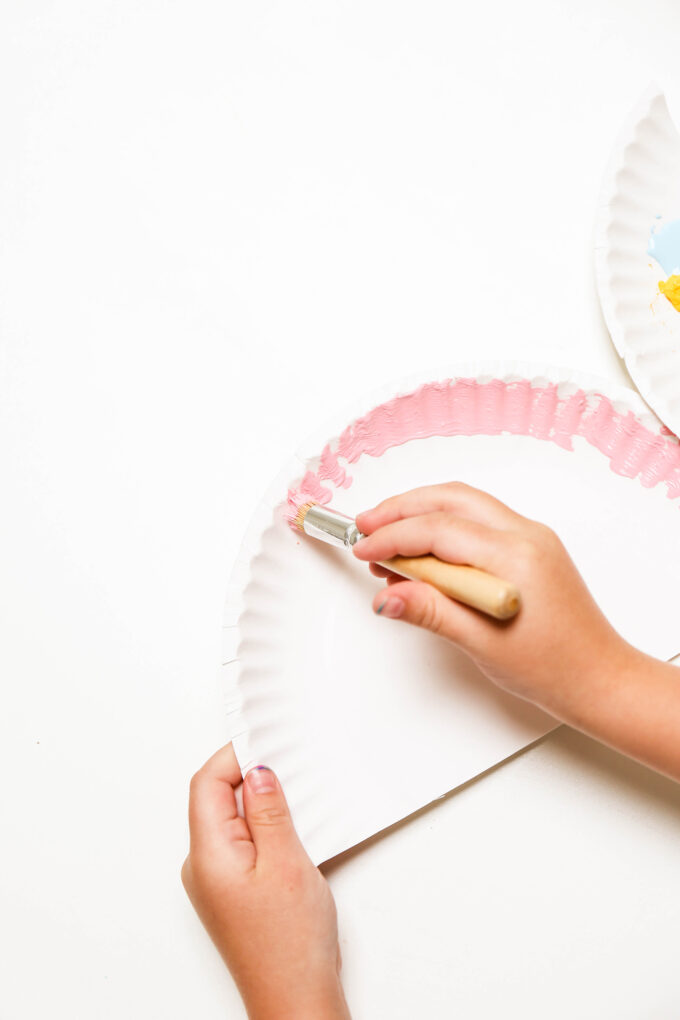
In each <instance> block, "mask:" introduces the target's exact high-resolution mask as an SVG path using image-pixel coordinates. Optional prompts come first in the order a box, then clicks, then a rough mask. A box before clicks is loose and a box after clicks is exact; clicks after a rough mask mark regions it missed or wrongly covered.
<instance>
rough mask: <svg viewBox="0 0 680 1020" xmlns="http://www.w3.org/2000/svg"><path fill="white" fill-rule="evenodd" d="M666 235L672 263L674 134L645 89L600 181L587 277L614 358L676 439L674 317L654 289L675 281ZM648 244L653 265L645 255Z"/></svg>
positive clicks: (679, 344) (677, 187) (676, 197)
mask: <svg viewBox="0 0 680 1020" xmlns="http://www.w3.org/2000/svg"><path fill="white" fill-rule="evenodd" d="M669 232H670V233H669ZM671 235H673V236H675V237H676V238H677V241H676V247H677V250H678V259H679V260H680V133H678V130H677V128H676V126H675V124H674V122H673V120H672V118H671V115H670V113H669V111H668V106H667V105H666V99H665V97H664V96H663V94H662V93H660V92H659V91H658V90H657V89H650V90H649V91H648V92H647V93H646V94H645V96H644V97H643V99H642V100H641V101H640V102H639V103H638V105H637V106H636V107H635V109H634V110H633V112H632V113H631V115H630V117H629V119H628V120H627V122H626V124H625V125H624V127H623V129H622V131H621V134H620V135H619V138H618V140H617V143H616V145H615V146H614V150H613V152H612V155H611V158H610V161H609V166H608V168H607V171H606V173H605V179H604V184H603V187H602V193H601V197H600V207H599V211H598V217H597V222H596V227H595V270H596V278H597V288H598V292H599V295H600V302H601V304H602V311H603V313H604V317H605V321H606V323H607V327H608V329H609V332H610V333H611V337H612V340H613V341H614V345H615V347H616V350H617V351H618V353H619V354H620V356H621V357H622V358H623V359H624V360H625V362H626V366H627V368H628V371H629V372H630V374H631V376H632V378H633V380H634V382H635V385H636V386H637V387H638V389H639V390H640V393H641V394H642V396H643V397H644V398H645V400H646V401H647V402H648V404H649V405H650V407H651V408H653V410H654V411H655V412H656V414H657V415H658V416H659V418H660V419H661V420H662V422H664V424H665V425H666V426H667V427H668V428H669V429H670V430H671V431H672V432H674V433H676V435H677V434H679V433H680V310H678V308H676V307H675V306H674V304H672V303H671V301H670V300H669V298H667V297H666V296H665V295H664V294H662V293H661V291H660V289H659V287H660V284H662V285H663V286H664V287H666V286H667V285H668V280H669V279H672V278H673V277H674V276H676V275H677V274H676V273H675V272H674V267H675V265H676V262H675V261H674V260H673V259H672V258H669V253H668V250H667V248H668V244H667V241H668V238H669V236H671ZM654 239H656V255H657V256H659V257H661V262H660V261H657V258H656V257H654V254H650V253H649V249H650V242H652V244H651V247H652V249H653V250H654V243H653V241H654ZM664 242H665V243H664ZM664 249H666V250H665V256H666V257H665V258H664V257H663V255H661V254H660V253H661V252H662V251H664ZM678 271H679V272H680V264H679V267H678ZM677 284H679V285H680V275H677ZM677 300H680V291H678V293H677Z"/></svg>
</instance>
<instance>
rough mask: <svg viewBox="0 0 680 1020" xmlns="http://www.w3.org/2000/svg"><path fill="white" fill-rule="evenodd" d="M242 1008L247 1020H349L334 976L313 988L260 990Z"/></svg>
mask: <svg viewBox="0 0 680 1020" xmlns="http://www.w3.org/2000/svg"><path fill="white" fill-rule="evenodd" d="M246 1007H247V1010H248V1017H249V1020H350V1013H349V1009H348V1008H347V1001H346V999H345V993H344V991H343V988H342V984H341V982H340V978H339V976H338V975H337V974H333V975H329V976H328V978H327V979H325V980H324V981H322V982H320V983H318V984H316V985H313V986H302V985H299V986H298V987H296V988H283V987H280V986H279V987H276V988H272V989H269V990H267V991H265V990H264V989H262V988H260V989H259V991H258V994H257V995H256V997H254V998H252V999H251V1000H250V1001H246Z"/></svg>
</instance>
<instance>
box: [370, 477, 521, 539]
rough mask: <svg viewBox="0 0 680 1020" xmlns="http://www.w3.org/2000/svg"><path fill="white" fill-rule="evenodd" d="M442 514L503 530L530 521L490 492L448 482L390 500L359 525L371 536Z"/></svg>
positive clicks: (376, 508) (380, 505) (412, 491)
mask: <svg viewBox="0 0 680 1020" xmlns="http://www.w3.org/2000/svg"><path fill="white" fill-rule="evenodd" d="M438 510H441V511H448V512H449V513H451V514H455V515H457V516H459V517H466V518H468V519H469V520H472V521H476V522H477V523H478V524H486V525H488V526H489V527H492V528H499V529H504V528H505V529H510V528H517V527H518V526H520V525H521V523H522V522H525V521H526V518H524V517H522V516H521V515H520V514H518V513H515V511H514V510H511V509H510V507H508V506H506V505H505V503H501V501H500V500H498V499H495V497H494V496H491V495H489V493H488V492H482V490H481V489H475V488H473V487H472V486H471V485H465V484H463V483H462V482H446V483H445V484H443V485H423V486H421V487H420V488H417V489H410V490H409V491H408V492H402V493H400V494H399V495H397V496H390V498H389V499H384V500H383V501H382V502H381V503H378V505H377V506H375V507H373V509H371V510H365V511H364V512H363V513H360V514H359V515H358V517H357V518H356V522H357V527H358V528H359V530H360V531H362V532H363V533H364V534H366V535H370V534H372V532H374V531H375V530H376V528H382V527H384V526H385V525H386V524H391V523H392V522H393V521H398V520H401V519H402V518H404V517H414V516H417V515H420V514H426V513H433V512H435V511H438Z"/></svg>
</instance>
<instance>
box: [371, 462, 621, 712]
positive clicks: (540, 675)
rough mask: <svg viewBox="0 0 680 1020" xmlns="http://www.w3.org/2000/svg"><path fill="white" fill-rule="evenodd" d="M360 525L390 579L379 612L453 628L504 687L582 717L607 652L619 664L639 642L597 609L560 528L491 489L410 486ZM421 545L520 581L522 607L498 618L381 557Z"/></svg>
mask: <svg viewBox="0 0 680 1020" xmlns="http://www.w3.org/2000/svg"><path fill="white" fill-rule="evenodd" d="M357 526H358V528H359V530H360V531H362V532H364V534H365V535H367V536H369V537H366V538H364V539H362V540H361V541H359V542H357V544H356V545H355V546H354V554H355V556H357V558H358V559H361V560H368V561H370V562H371V570H372V571H373V573H374V574H376V575H377V576H378V577H386V578H387V582H388V588H387V589H384V590H383V591H381V592H379V593H378V594H377V595H376V596H375V598H374V600H373V608H374V610H375V611H376V612H380V613H381V615H383V616H391V617H397V616H398V617H400V618H401V619H403V620H407V621H408V622H409V623H415V624H417V625H418V626H421V627H426V628H427V629H428V630H431V631H434V632H435V633H436V634H441V635H442V636H443V637H446V638H448V639H449V640H451V641H452V642H454V643H455V644H456V645H459V646H460V647H461V648H462V649H463V650H464V651H465V652H467V653H468V654H469V655H470V656H471V657H472V659H474V661H475V662H476V663H477V665H478V666H479V668H480V669H481V670H482V671H483V672H484V673H485V674H486V675H487V676H488V677H489V678H490V679H491V680H493V681H494V682H495V683H497V684H498V685H499V686H500V687H503V688H505V689H506V690H508V691H511V692H512V693H513V694H516V695H519V696H520V697H522V698H525V699H527V700H530V701H533V702H535V703H536V704H538V705H540V706H541V707H542V708H544V709H546V710H547V711H548V712H551V713H552V714H554V715H556V716H557V717H558V718H561V719H565V720H568V721H571V722H574V723H575V724H577V723H578V719H579V718H581V717H582V714H583V711H584V707H585V706H586V704H587V702H588V701H589V699H592V698H593V697H595V696H599V691H600V688H601V681H602V679H603V675H604V674H603V669H602V663H603V661H605V662H606V663H607V667H608V668H609V667H616V664H617V663H621V662H623V660H624V659H625V658H627V656H629V654H630V653H631V652H632V651H633V650H632V649H631V648H630V646H629V645H627V644H626V643H625V642H624V641H623V639H622V638H621V637H620V636H619V635H618V634H617V633H616V632H615V631H614V629H613V628H612V627H611V626H610V624H609V623H608V622H607V620H606V619H605V617H604V616H603V614H602V613H601V611H600V610H599V609H598V607H597V605H596V604H595V602H594V600H593V598H592V596H591V595H590V592H589V591H588V589H587V587H586V585H585V583H584V581H583V580H582V578H581V576H580V574H579V573H578V571H577V570H576V567H575V566H574V564H573V562H572V561H571V559H570V558H569V556H568V554H567V552H566V550H565V548H564V546H563V545H562V543H561V542H560V540H559V538H558V537H557V535H555V534H554V532H552V531H551V530H550V529H549V528H547V527H546V526H545V525H543V524H538V523H536V522H535V521H532V520H529V519H527V518H526V517H522V516H520V515H519V514H517V513H514V511H512V510H510V509H509V508H508V507H507V506H505V504H503V503H501V502H499V501H498V500H497V499H494V498H493V497H492V496H490V495H488V494H487V493H485V492H480V491H479V490H478V489H473V488H470V487H469V486H467V485H462V484H459V483H456V482H453V483H450V484H446V485H433V486H427V487H423V488H419V489H412V490H411V491H410V492H405V493H402V494H401V495H399V496H394V497H392V498H391V499H386V500H385V501H384V502H382V503H380V504H379V505H378V506H377V507H375V508H374V509H372V510H367V511H365V512H364V513H361V514H359V516H358V517H357ZM424 553H433V554H434V555H435V556H438V557H439V559H442V560H447V561H449V562H451V563H468V564H472V565H473V566H476V567H481V568H483V569H485V570H488V571H490V572H491V573H493V574H496V575H497V576H499V577H502V578H505V579H506V580H508V581H511V582H513V583H514V584H516V585H517V587H518V588H519V590H520V593H521V598H522V606H521V609H520V611H519V614H518V616H517V617H515V618H514V619H512V620H509V621H506V622H504V623H500V622H498V621H496V620H492V619H490V618H489V617H487V616H484V615H483V614H482V613H479V612H477V611H475V610H474V609H470V608H468V607H467V606H464V605H462V604H461V603H458V602H455V601H453V600H452V599H450V598H447V596H445V595H443V594H442V593H441V592H439V591H438V590H437V589H436V588H433V587H432V586H431V585H429V584H425V583H423V582H418V581H407V580H404V579H403V578H400V577H399V576H397V575H396V574H392V573H390V572H389V571H387V570H385V569H384V568H382V567H379V566H378V565H377V562H376V561H378V560H386V559H389V558H390V557H391V556H395V555H402V556H419V555H421V554H424ZM381 607H382V608H381Z"/></svg>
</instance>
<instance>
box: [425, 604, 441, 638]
mask: <svg viewBox="0 0 680 1020" xmlns="http://www.w3.org/2000/svg"><path fill="white" fill-rule="evenodd" d="M421 623H422V625H423V627H425V628H426V629H427V630H430V631H432V632H433V633H434V634H441V633H442V631H443V626H444V621H443V617H442V613H441V608H440V606H439V603H438V600H437V599H435V598H432V597H429V598H426V599H425V600H424V602H423V606H422V612H421Z"/></svg>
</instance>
